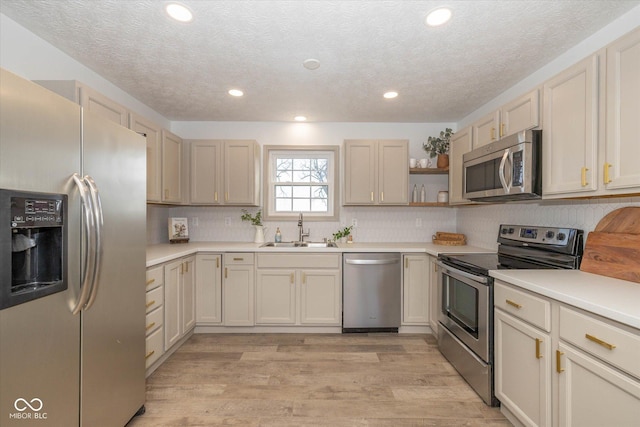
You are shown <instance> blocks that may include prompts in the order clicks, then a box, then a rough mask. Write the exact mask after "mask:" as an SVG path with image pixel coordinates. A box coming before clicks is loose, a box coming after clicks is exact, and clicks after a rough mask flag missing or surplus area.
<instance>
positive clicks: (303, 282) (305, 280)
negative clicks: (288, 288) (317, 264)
mask: <svg viewBox="0 0 640 427" xmlns="http://www.w3.org/2000/svg"><path fill="white" fill-rule="evenodd" d="M302 284H303V285H306V284H307V273H302Z"/></svg>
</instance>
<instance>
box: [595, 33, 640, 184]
mask: <svg viewBox="0 0 640 427" xmlns="http://www.w3.org/2000/svg"><path fill="white" fill-rule="evenodd" d="M606 129H607V131H606V160H605V164H604V168H605V171H604V184H605V188H606V189H608V190H613V189H616V190H621V191H619V192H618V191H617V192H616V193H620V192H625V193H631V192H638V189H640V166H638V159H640V143H639V142H638V135H640V30H636V31H634V32H632V33H630V34H628V35H626V36H624V37H622V38H621V39H619V40H617V41H616V42H615V43H613V44H612V45H611V46H609V47H608V48H607V127H606Z"/></svg>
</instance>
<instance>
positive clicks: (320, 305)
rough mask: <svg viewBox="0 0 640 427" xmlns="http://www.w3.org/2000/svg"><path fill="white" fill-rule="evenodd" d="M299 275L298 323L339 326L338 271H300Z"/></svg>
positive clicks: (340, 321) (339, 277)
mask: <svg viewBox="0 0 640 427" xmlns="http://www.w3.org/2000/svg"><path fill="white" fill-rule="evenodd" d="M299 274H300V277H299V281H300V323H301V324H303V325H341V324H342V309H341V301H342V285H341V274H340V270H302V271H301V272H300V273H299Z"/></svg>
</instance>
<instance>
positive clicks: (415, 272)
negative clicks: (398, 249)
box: [402, 254, 430, 325]
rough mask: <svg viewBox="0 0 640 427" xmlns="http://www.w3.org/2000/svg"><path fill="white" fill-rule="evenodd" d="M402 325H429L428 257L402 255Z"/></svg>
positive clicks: (424, 255) (422, 255)
mask: <svg viewBox="0 0 640 427" xmlns="http://www.w3.org/2000/svg"><path fill="white" fill-rule="evenodd" d="M402 259H403V263H404V271H403V280H402V294H403V295H402V324H403V325H428V324H429V290H430V286H429V282H430V275H429V256H428V255H426V254H411V255H410V254H403V255H402Z"/></svg>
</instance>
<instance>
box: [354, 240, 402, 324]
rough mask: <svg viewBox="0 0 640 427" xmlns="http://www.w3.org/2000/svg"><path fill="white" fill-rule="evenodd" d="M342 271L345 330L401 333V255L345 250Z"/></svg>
mask: <svg viewBox="0 0 640 427" xmlns="http://www.w3.org/2000/svg"><path fill="white" fill-rule="evenodd" d="M342 274H343V277H342V279H343V280H342V287H343V291H342V297H343V298H342V332H398V328H399V327H400V317H401V313H400V310H401V309H400V296H401V288H402V262H401V254H399V253H375V252H373V253H345V254H344V255H343V269H342Z"/></svg>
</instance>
